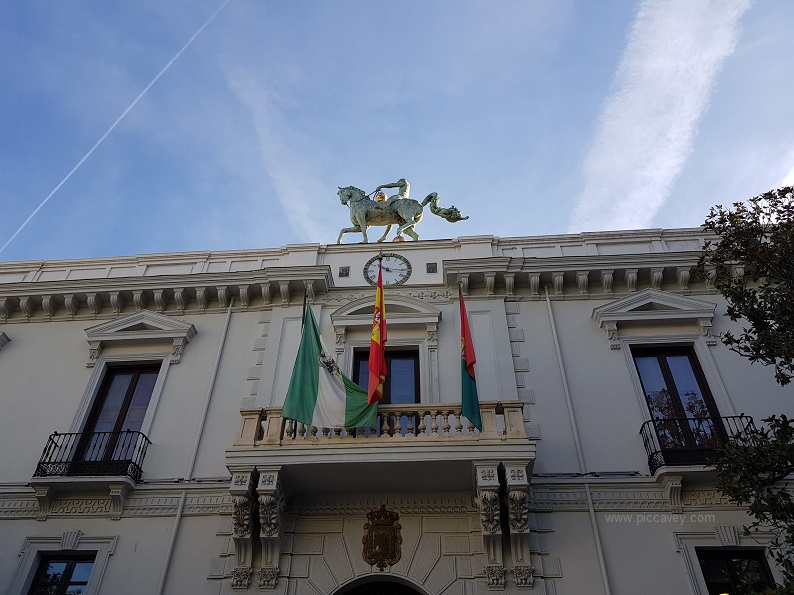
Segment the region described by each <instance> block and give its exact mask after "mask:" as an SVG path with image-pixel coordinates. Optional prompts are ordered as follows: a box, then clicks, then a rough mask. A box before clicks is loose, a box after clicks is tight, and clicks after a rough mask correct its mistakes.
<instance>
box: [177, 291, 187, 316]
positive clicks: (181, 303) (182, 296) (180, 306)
mask: <svg viewBox="0 0 794 595" xmlns="http://www.w3.org/2000/svg"><path fill="white" fill-rule="evenodd" d="M174 304H176V309H177V310H179V313H180V314H181V313H183V312H184V311H185V309H186V308H187V295H186V293H185V290H184V289H182V288H181V287H180V288H177V289H174Z"/></svg>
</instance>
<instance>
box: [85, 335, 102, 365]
mask: <svg viewBox="0 0 794 595" xmlns="http://www.w3.org/2000/svg"><path fill="white" fill-rule="evenodd" d="M100 353H102V341H89V342H88V361H87V362H86V364H85V367H86V368H93V367H94V365H96V360H97V359H98V358H99V354H100Z"/></svg>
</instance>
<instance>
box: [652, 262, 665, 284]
mask: <svg viewBox="0 0 794 595" xmlns="http://www.w3.org/2000/svg"><path fill="white" fill-rule="evenodd" d="M663 279H664V268H661V267H659V268H656V267H654V268H652V269H651V287H653V288H654V289H661V288H662V280H663Z"/></svg>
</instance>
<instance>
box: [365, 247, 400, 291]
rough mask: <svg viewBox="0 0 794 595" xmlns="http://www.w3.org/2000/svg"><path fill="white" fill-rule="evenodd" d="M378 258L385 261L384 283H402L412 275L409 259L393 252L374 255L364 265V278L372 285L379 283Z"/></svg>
mask: <svg viewBox="0 0 794 595" xmlns="http://www.w3.org/2000/svg"><path fill="white" fill-rule="evenodd" d="M378 260H382V262H383V284H384V285H401V284H403V283H405V282H406V281H407V280H408V277H410V276H411V263H410V262H408V259H407V258H405V257H404V256H400V255H399V254H395V253H393V252H387V253H385V254H382V255H379V256H373V257H372V258H370V259H369V260H368V261H367V264H366V265H364V278H365V279H366V280H367V283H369V284H370V285H377V283H378Z"/></svg>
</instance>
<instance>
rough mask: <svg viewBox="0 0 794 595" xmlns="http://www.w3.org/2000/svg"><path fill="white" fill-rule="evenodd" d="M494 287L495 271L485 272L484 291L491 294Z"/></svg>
mask: <svg viewBox="0 0 794 595" xmlns="http://www.w3.org/2000/svg"><path fill="white" fill-rule="evenodd" d="M495 287H496V273H485V293H487V294H488V295H493V294H494V289H495Z"/></svg>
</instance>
